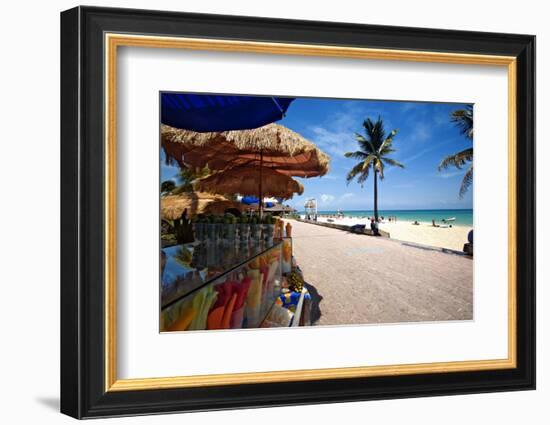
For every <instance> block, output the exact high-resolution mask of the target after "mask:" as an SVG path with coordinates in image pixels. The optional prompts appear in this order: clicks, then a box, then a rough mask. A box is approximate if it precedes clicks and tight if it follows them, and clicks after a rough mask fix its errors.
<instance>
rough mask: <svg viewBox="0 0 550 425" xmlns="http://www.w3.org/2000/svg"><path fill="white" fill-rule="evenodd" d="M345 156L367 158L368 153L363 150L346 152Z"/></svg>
mask: <svg viewBox="0 0 550 425" xmlns="http://www.w3.org/2000/svg"><path fill="white" fill-rule="evenodd" d="M344 156H345V157H346V158H353V159H360V160H365V159H366V158H367V156H368V154H367V153H365V152H362V151H355V152H346V153H345V154H344Z"/></svg>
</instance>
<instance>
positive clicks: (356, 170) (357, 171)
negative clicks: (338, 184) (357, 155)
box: [346, 162, 369, 184]
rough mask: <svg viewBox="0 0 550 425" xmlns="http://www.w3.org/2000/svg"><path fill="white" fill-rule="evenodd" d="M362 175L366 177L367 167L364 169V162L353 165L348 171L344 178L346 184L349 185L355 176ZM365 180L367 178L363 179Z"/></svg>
mask: <svg viewBox="0 0 550 425" xmlns="http://www.w3.org/2000/svg"><path fill="white" fill-rule="evenodd" d="M363 174H364V175H366V176H368V174H369V167H367V168H365V163H364V162H359V163H357V164H355V166H354V167H353V168H352V169H351V170H350V171H349V173H348V174H347V176H346V182H347V184H349V183H350V182H351V181H352V180H353V179H354V178H355V177H357V175H359V176H362V175H363ZM366 178H367V177H365V179H366Z"/></svg>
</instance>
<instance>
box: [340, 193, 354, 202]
mask: <svg viewBox="0 0 550 425" xmlns="http://www.w3.org/2000/svg"><path fill="white" fill-rule="evenodd" d="M354 196H355V193H352V192H347V193H344V194H343V195H342V196H340V201H343V200H344V199H349V198H353V197H354Z"/></svg>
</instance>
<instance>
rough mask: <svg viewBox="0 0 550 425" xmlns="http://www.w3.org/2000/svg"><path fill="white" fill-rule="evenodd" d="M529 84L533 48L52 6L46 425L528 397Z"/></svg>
mask: <svg viewBox="0 0 550 425" xmlns="http://www.w3.org/2000/svg"><path fill="white" fill-rule="evenodd" d="M534 70H535V38H534V36H529V35H516V34H495V33H474V32H464V31H449V30H434V29H419V28H400V27H389V26H368V25H354V24H341V23H329V22H313V21H292V20H279V19H265V18H250V17H246V18H245V17H236V16H218V15H200V14H187V13H175V12H160V11H143V10H129V9H108V8H94V7H77V8H74V9H71V10H68V11H65V12H63V13H62V14H61V71H62V74H61V80H62V84H61V101H62V102H61V103H62V110H61V112H62V123H61V145H62V146H61V164H62V170H61V190H62V226H61V229H62V230H61V241H62V268H61V270H62V282H61V306H62V310H61V336H62V338H61V352H62V357H61V370H62V372H61V411H62V412H63V413H65V414H68V415H71V416H73V417H76V418H91V417H103V416H120V415H134V414H147V413H162V412H178V411H181V412H184V411H198V410H211V409H229V408H240V407H255V406H274V405H291V404H308V403H325V402H339V401H353V400H369V399H382V398H398V397H415V396H430V395H432V396H433V395H447V394H463V393H476V392H488V391H510V390H522V389H533V388H534V387H535V303H534V302H535V182H534V177H535V169H534V167H535V152H534V146H535V140H534V138H535V136H534V123H535V108H534V105H535V87H534V84H535V75H534ZM474 153H475V154H474ZM474 164H475V172H474ZM474 232H475V237H474ZM474 247H475V248H474Z"/></svg>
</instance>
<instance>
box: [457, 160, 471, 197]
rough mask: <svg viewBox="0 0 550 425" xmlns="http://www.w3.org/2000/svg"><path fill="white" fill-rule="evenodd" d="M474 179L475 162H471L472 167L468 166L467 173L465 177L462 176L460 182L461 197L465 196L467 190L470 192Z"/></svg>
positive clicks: (459, 194)
mask: <svg viewBox="0 0 550 425" xmlns="http://www.w3.org/2000/svg"><path fill="white" fill-rule="evenodd" d="M473 180H474V164H470V167H468V170H467V171H466V174H464V177H463V178H462V183H461V184H460V192H459V193H458V196H459V197H460V198H461V199H462V198H463V197H464V195H465V194H466V192H468V189H469V188H470V186H471V185H472V182H473Z"/></svg>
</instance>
